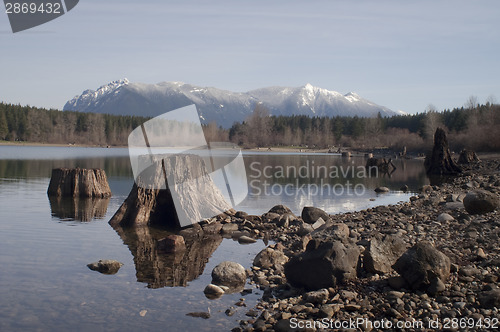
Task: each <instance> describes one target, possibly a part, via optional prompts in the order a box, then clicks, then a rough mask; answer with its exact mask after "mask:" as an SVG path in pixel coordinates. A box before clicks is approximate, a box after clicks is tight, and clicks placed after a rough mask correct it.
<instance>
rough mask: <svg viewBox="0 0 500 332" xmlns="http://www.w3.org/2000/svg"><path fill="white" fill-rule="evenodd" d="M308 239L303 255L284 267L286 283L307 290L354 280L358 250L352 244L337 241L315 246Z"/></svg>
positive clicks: (294, 258) (313, 241)
mask: <svg viewBox="0 0 500 332" xmlns="http://www.w3.org/2000/svg"><path fill="white" fill-rule="evenodd" d="M315 242H316V241H315V240H311V241H310V242H309V244H308V246H307V249H306V251H305V252H303V253H301V254H299V255H296V256H294V257H292V258H291V259H290V261H288V263H286V264H285V275H286V278H287V280H288V281H289V282H290V283H291V284H292V285H293V286H295V287H305V288H306V289H309V290H317V289H321V288H328V287H334V286H336V285H337V284H338V283H342V282H343V281H345V280H350V279H354V278H355V277H356V267H357V265H358V260H359V255H360V251H359V248H358V247H357V246H356V245H352V244H346V245H344V244H343V243H342V242H340V241H335V242H323V243H320V244H319V245H317V244H316V243H315Z"/></svg>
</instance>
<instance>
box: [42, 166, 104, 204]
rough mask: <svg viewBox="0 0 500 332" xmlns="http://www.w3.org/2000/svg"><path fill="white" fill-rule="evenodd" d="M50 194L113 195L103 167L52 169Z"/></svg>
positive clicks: (78, 195) (72, 195)
mask: <svg viewBox="0 0 500 332" xmlns="http://www.w3.org/2000/svg"><path fill="white" fill-rule="evenodd" d="M47 194H48V195H49V196H58V197H59V196H63V197H98V198H105V197H110V196H111V189H110V188H109V184H108V179H107V177H106V172H104V170H102V169H86V168H73V169H70V168H55V169H53V170H52V176H51V178H50V183H49V188H48V190H47Z"/></svg>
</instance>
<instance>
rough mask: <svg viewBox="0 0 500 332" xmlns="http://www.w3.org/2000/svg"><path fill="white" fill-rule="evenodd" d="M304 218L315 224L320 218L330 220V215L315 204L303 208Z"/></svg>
mask: <svg viewBox="0 0 500 332" xmlns="http://www.w3.org/2000/svg"><path fill="white" fill-rule="evenodd" d="M301 216H302V220H304V222H306V223H308V224H314V223H315V222H316V221H317V220H318V219H319V218H321V219H323V220H324V221H328V220H330V216H329V215H328V213H326V212H325V211H323V210H321V209H319V208H317V207H313V206H305V207H304V208H303V209H302V215H301Z"/></svg>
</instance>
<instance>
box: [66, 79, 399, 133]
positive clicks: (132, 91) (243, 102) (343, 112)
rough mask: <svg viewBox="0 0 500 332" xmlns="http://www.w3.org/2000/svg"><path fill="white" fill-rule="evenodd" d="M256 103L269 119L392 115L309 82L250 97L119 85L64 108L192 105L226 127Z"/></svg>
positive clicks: (179, 85)
mask: <svg viewBox="0 0 500 332" xmlns="http://www.w3.org/2000/svg"><path fill="white" fill-rule="evenodd" d="M257 103H261V104H263V105H264V106H265V107H266V108H268V109H269V112H270V114H272V115H310V116H313V115H314V116H328V117H331V116H337V115H340V116H354V115H357V116H365V117H371V116H376V115H377V114H378V113H379V112H380V113H382V114H383V115H384V116H387V115H393V114H395V112H393V111H391V110H390V109H387V108H385V107H383V106H379V105H377V104H375V103H372V102H370V101H368V100H365V99H363V98H361V97H360V96H358V95H357V94H355V93H353V92H349V93H347V94H345V95H344V94H341V93H339V92H336V91H331V90H327V89H323V88H319V87H315V86H313V85H312V84H310V83H307V84H305V85H303V86H301V87H279V86H274V87H268V88H262V89H257V90H252V91H249V92H238V93H236V92H231V91H225V90H221V89H217V88H213V87H200V86H195V85H191V84H186V83H183V82H162V83H158V84H143V83H130V82H129V80H127V79H122V80H117V81H113V82H110V83H109V84H106V85H103V86H101V87H99V88H98V89H97V90H95V91H94V90H85V91H84V92H83V93H82V94H81V95H80V96H76V97H75V98H73V99H72V100H70V101H68V102H67V103H66V105H64V108H63V109H64V110H74V111H82V112H96V113H108V114H121V115H142V116H157V115H159V114H162V113H164V112H166V111H169V110H173V109H176V108H179V107H183V106H187V105H190V104H195V105H196V106H197V108H198V112H199V113H200V118H201V119H202V121H204V122H205V123H208V122H211V121H215V122H216V123H217V124H218V125H220V126H223V127H225V128H228V127H230V126H231V125H232V124H233V123H234V122H235V121H239V122H241V121H244V120H245V119H246V118H247V117H248V116H249V115H250V114H251V113H252V111H253V109H254V108H255V105H256V104H257Z"/></svg>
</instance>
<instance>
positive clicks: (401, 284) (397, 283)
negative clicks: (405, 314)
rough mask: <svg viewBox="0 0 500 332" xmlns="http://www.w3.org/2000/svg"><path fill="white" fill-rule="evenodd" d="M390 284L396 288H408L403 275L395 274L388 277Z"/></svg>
mask: <svg viewBox="0 0 500 332" xmlns="http://www.w3.org/2000/svg"><path fill="white" fill-rule="evenodd" d="M387 282H388V284H389V286H390V287H391V288H392V289H395V290H401V289H407V288H408V283H407V282H406V280H405V278H403V277H401V276H394V277H390V278H388V279H387Z"/></svg>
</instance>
